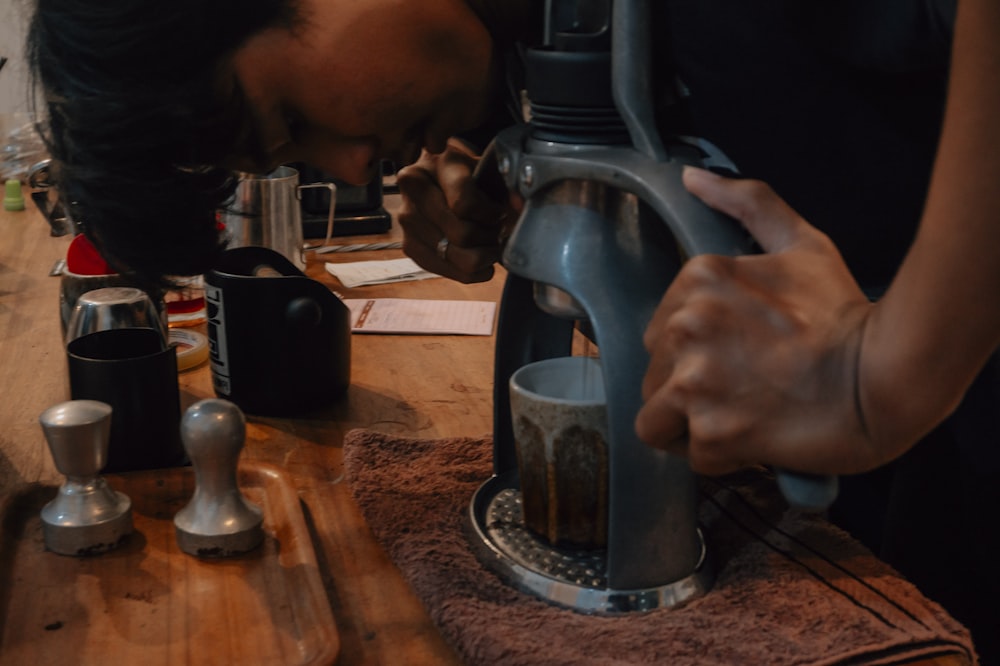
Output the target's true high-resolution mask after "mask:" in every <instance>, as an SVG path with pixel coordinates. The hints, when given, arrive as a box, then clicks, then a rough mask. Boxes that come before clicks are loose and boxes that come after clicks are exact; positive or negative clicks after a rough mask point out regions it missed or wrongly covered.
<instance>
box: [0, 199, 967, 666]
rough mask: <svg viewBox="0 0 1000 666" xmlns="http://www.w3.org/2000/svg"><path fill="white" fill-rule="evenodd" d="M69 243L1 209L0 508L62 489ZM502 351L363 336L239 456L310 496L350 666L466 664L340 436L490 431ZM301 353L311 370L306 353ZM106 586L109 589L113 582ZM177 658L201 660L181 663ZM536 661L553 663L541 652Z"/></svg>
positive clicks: (457, 291)
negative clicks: (396, 560)
mask: <svg viewBox="0 0 1000 666" xmlns="http://www.w3.org/2000/svg"><path fill="white" fill-rule="evenodd" d="M26 195H27V193H26ZM386 204H387V208H389V209H390V210H393V209H394V207H395V206H396V205H397V201H396V197H395V196H387V197H386ZM398 237H399V231H398V228H397V227H396V225H395V224H394V226H393V230H392V231H391V232H390V233H388V234H385V235H382V236H377V237H365V238H355V239H350V238H347V239H337V242H345V243H347V242H359V241H369V240H389V239H397V238H398ZM69 240H70V239H69V238H68V237H61V238H54V237H51V236H50V235H49V227H48V225H47V224H46V223H45V221H44V219H43V218H42V216H41V215H40V214H39V213H38V211H37V210H35V209H34V208H33V207H32V205H31V204H30V203H29V205H28V210H26V211H21V212H10V211H0V391H2V398H0V512H2V511H4V510H5V509H8V508H10V505H11V504H12V503H14V502H16V501H17V500H18V498H20V497H23V493H25V492H29V493H30V492H31V491H32V489H33V488H35V487H38V486H39V485H41V486H44V485H46V484H48V485H49V486H52V485H53V484H58V483H59V482H60V481H61V477H60V475H59V474H58V473H57V471H56V470H55V468H54V466H53V464H52V461H51V458H50V455H49V453H48V450H47V446H46V443H45V439H44V437H43V435H42V432H41V429H40V427H39V425H38V417H39V415H40V414H41V413H42V411H43V410H45V409H46V408H47V407H50V406H52V405H54V404H56V403H59V402H61V401H63V400H66V399H68V398H69V388H68V377H67V368H66V359H65V351H64V348H63V345H62V342H61V337H60V325H59V315H58V292H59V279H58V278H57V277H50V276H49V271H50V269H51V267H52V266H53V264H54V263H55V262H56V261H57V260H59V259H61V258H63V257H65V254H66V249H67V246H68V244H69ZM401 256H403V255H402V253H401V251H399V250H381V251H374V252H373V251H368V252H356V253H345V254H330V255H325V257H323V258H322V259H325V260H328V261H358V260H365V259H390V258H398V257H401ZM307 273H308V274H309V275H310V276H311V277H313V278H315V279H317V280H320V281H321V282H323V283H325V284H327V285H329V286H330V287H331V288H333V289H334V290H336V291H337V292H338V293H340V294H341V295H342V296H344V297H345V298H362V297H364V298H378V297H402V298H441V299H456V300H462V299H471V300H494V301H496V300H498V299H499V296H500V291H501V288H502V285H503V277H504V271H503V269H501V268H498V270H497V275H496V276H495V277H494V278H493V279H492V280H491V281H490V282H486V283H482V284H475V285H463V284H459V283H456V282H452V281H450V280H446V279H443V278H436V279H429V280H422V281H418V282H408V283H398V284H390V285H379V286H369V287H359V288H356V289H344V288H343V287H342V286H341V285H340V284H339V282H338V281H337V280H336V279H335V278H333V277H332V276H330V275H329V274H328V273H327V272H326V271H325V269H324V267H323V265H322V261H321V260H317V259H316V257H314V256H313V257H310V261H309V266H308V269H307ZM493 346H494V338H493V337H492V336H491V337H472V336H423V335H355V336H353V338H352V378H351V386H350V389H349V390H348V393H347V395H346V397H345V398H344V399H342V400H341V401H340V402H338V403H337V404H335V405H333V406H331V407H330V408H328V409H326V410H323V411H321V412H319V413H316V414H314V415H311V416H310V417H309V418H299V419H287V418H257V417H253V416H250V417H248V423H247V439H246V447H245V449H244V453H243V456H244V458H243V459H244V460H247V461H258V462H261V463H267V464H271V465H274V466H276V467H278V468H280V469H282V470H284V471H285V472H286V473H287V474H288V476H289V478H290V479H291V483H292V485H293V486H294V489H295V491H296V492H297V494H298V497H299V499H300V500H301V503H302V509H303V516H304V520H305V523H306V525H307V529H308V530H309V532H310V533H311V537H312V541H313V544H314V546H315V555H316V561H317V566H318V571H319V575H320V577H321V579H322V583H323V591H324V593H325V596H326V600H327V601H328V602H329V605H330V608H331V609H332V611H333V617H334V621H335V624H336V628H337V631H338V633H339V641H340V645H339V663H340V664H345V665H353V664H387V665H402V664H406V665H411V664H418V665H419V664H434V665H447V664H454V663H458V660H457V658H456V656H455V654H454V652H453V651H452V650H451V649H450V648H449V647H448V645H446V644H445V643H444V641H443V639H442V638H441V636H440V634H439V633H438V631H437V629H436V628H435V627H434V625H433V624H432V623H431V621H430V620H429V618H428V616H427V614H426V613H425V611H424V610H423V608H422V607H421V605H420V604H419V602H418V601H417V600H416V598H415V596H414V595H413V593H412V591H411V590H410V588H409V587H408V586H407V584H406V583H405V581H404V580H403V578H402V577H401V575H400V574H399V572H398V570H397V569H396V568H395V566H393V564H392V563H391V562H390V561H389V559H388V558H387V556H386V554H385V553H384V551H383V550H382V548H381V547H380V546H379V545H378V544H377V543H376V541H375V540H374V538H373V537H372V534H371V532H370V530H369V528H368V526H367V524H366V523H365V521H364V520H363V518H362V517H361V514H360V512H359V510H358V508H357V506H356V504H355V503H354V501H353V499H352V497H351V495H350V492H349V489H348V488H347V487H346V486H345V484H344V481H343V478H344V477H343V456H342V450H341V447H342V443H343V437H344V434H345V433H346V432H347V431H349V430H350V429H352V428H371V429H374V430H379V431H382V432H387V433H393V434H399V435H405V436H410V437H423V438H435V437H452V436H472V437H475V436H480V435H482V434H485V433H489V432H491V431H492V421H493V415H492V402H493V401H492V385H493V376H492V372H493ZM301 353H302V357H303V361H306V362H307V361H308V357H309V350H308V349H303V350H302V352H301ZM180 390H181V406H182V408H186V407H187V406H188V405H190V404H193V403H194V402H196V401H197V400H200V399H202V398H208V397H215V396H214V392H213V390H212V385H211V376H210V372H209V369H208V366H207V364H203V365H201V366H199V367H196V368H193V369H191V370H188V371H185V372H182V373H181V374H180ZM0 548H2V549H3V551H2V552H0V558H3V557H9V556H10V553H11V548H12V544H7V543H5V544H0ZM13 584H14V585H17V584H18V582H17V581H14V582H13ZM104 584H105V585H106V586H108V585H110V586H112V587H113V586H114V585H115V582H114V581H105V583H104ZM98 587H99V586H98ZM95 589H97V588H95ZM9 600H10V595H9V593H8V594H7V595H6V596H4V597H0V604H6V603H8V602H9ZM187 608H188V612H190V614H191V615H190V620H191V621H192V622H198V621H201V620H203V618H200V617H199V616H198V614H197V613H196V611H195V608H194V606H193V604H188V606H187ZM5 612H7V613H17V612H19V610H18V609H9V608H8V609H5ZM234 629H238V630H243V629H244V628H243V627H237V628H234ZM116 630H118V629H116V628H108V629H107V631H116ZM255 631H259V628H255V627H250V626H247V627H245V632H246V633H247V635H248V636H249V635H252V634H253V632H255ZM92 638H93V640H95V641H101V640H105V641H109V640H110V637H104V638H103V639H102V638H101V637H100V636H94V637H92ZM36 647H37V649H38V651H37V652H32V650H31V649H30V646H28V647H27V648H25V647H24V646H23V645H22V646H19V647H18V649H19V650H20V649H26V650H27V651H26V652H23V653H20V652H19V653H18V654H19V655H21V656H24V655H29V656H31V655H35V656H37V657H38V659H29V660H28V661H24V662H22V663H57V662H52V661H48V660H45V659H42V658H41V655H42V654H43V650H42V646H41V645H38V646H36ZM11 649H12V646H11V645H9V644H3V645H0V655H5V654H7V653H8V650H11ZM219 650H220V653H219V654H218V655H216V656H217V657H218V659H219V661H218V663H225V661H226V654H227V652H226V648H225V647H224V646H223V645H222V643H220V648H219ZM108 656H109V657H112V656H113V655H108ZM171 663H194V662H191V661H185V660H184V659H183V658H178V659H177V660H175V661H173V662H171ZM539 663H544V656H543V655H540V656H539ZM924 663H929V664H931V663H936V664H942V665H943V664H955V663H960V662H956V661H953V660H948V659H942V660H937V661H928V662H924Z"/></svg>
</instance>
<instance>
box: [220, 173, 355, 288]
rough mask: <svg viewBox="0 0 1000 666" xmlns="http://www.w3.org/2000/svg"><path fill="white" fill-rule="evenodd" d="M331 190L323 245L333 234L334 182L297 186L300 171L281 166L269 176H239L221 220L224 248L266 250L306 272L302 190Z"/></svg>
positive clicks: (246, 174) (245, 174)
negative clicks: (321, 188) (257, 248)
mask: <svg viewBox="0 0 1000 666" xmlns="http://www.w3.org/2000/svg"><path fill="white" fill-rule="evenodd" d="M314 187H326V188H328V189H329V190H330V212H329V220H328V222H327V234H326V240H325V241H324V243H323V244H324V245H325V244H326V243H328V242H329V240H330V236H331V235H332V233H333V213H334V206H335V202H336V198H337V197H336V192H337V190H336V186H335V185H334V184H333V183H311V184H308V185H299V172H298V171H297V170H295V169H293V168H292V167H289V166H280V167H278V168H277V169H275V170H274V171H272V172H271V173H268V174H263V175H261V174H251V173H243V174H240V182H239V184H238V185H237V186H236V192H235V194H234V195H233V199H232V202H231V203H230V205H229V206H227V208H226V210H225V212H224V213H223V215H222V217H221V221H222V223H223V224H224V225H225V227H226V234H227V235H228V237H229V242H228V245H227V247H229V248H237V247H247V246H258V247H266V248H269V249H271V250H274V251H275V252H278V253H280V254H281V255H282V256H284V257H285V258H286V259H288V260H289V261H290V262H292V263H293V264H294V265H295V266H296V267H297V268H298V269H299V270H303V271H304V270H305V268H306V261H305V255H304V247H305V241H304V239H303V236H302V208H301V205H300V200H301V196H302V190H304V189H307V188H314Z"/></svg>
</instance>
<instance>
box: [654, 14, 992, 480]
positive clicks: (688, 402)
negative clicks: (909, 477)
mask: <svg viewBox="0 0 1000 666" xmlns="http://www.w3.org/2000/svg"><path fill="white" fill-rule="evenodd" d="M685 184H686V186H687V187H688V189H689V190H691V191H692V192H693V193H694V194H696V195H698V196H699V197H701V198H702V199H703V200H705V201H706V203H708V204H709V205H711V206H713V207H715V208H718V209H720V210H722V211H724V212H726V213H728V214H729V215H731V216H733V217H735V218H737V219H739V220H740V221H741V222H742V223H743V224H744V225H746V227H747V228H748V229H749V230H750V232H751V233H752V234H753V235H754V236H755V237H756V238H757V239H758V240H759V241H760V242H761V245H762V246H763V247H764V249H765V250H766V251H767V253H766V254H764V255H760V256H753V257H738V258H725V257H698V258H695V259H693V260H692V261H690V262H688V264H687V265H686V266H685V268H684V269H683V270H682V271H681V273H680V275H678V277H677V279H676V280H675V281H674V283H673V284H672V285H671V287H670V289H669V290H668V292H667V294H666V295H665V297H664V299H663V302H662V303H661V305H660V307H659V309H658V310H657V312H656V314H655V316H654V318H653V321H652V322H651V324H650V327H649V330H648V331H647V334H646V338H645V343H646V346H647V348H648V349H649V351H650V355H651V362H650V367H649V371H648V373H647V375H646V378H645V382H644V386H643V396H644V398H645V400H646V404H645V405H644V406H643V408H642V410H641V411H640V413H639V416H638V419H637V423H636V427H637V430H638V432H639V436H640V437H641V438H642V439H643V440H645V441H647V442H649V443H650V444H653V445H655V446H660V447H663V448H667V449H670V450H673V451H676V452H679V453H685V454H687V455H689V457H690V459H691V463H692V466H693V467H694V468H695V469H696V470H698V471H701V472H705V473H722V472H726V471H730V470H732V469H735V468H737V467H740V466H741V465H743V464H746V463H754V462H763V463H769V464H774V465H779V466H783V467H787V468H790V469H798V470H801V471H809V472H832V473H850V472H859V471H865V470H868V469H871V468H873V467H876V466H878V465H881V464H883V463H885V462H887V461H888V460H891V459H892V458H895V457H897V456H898V455H900V454H901V453H902V452H903V451H905V450H906V449H907V448H909V447H910V446H912V444H913V443H914V442H916V441H917V440H918V439H919V438H920V437H921V436H922V435H924V434H925V433H926V432H928V431H929V430H930V429H931V428H933V427H934V426H935V425H936V424H938V423H939V422H940V421H941V420H943V419H944V418H945V417H946V416H947V415H948V414H949V413H950V412H951V411H952V410H953V409H954V408H955V406H956V405H957V404H958V402H959V401H960V400H961V398H962V395H963V393H964V391H965V390H966V389H967V387H968V385H969V384H970V382H971V381H972V379H973V378H974V376H975V374H976V373H977V371H978V370H979V369H980V368H981V367H982V365H983V363H984V362H985V360H986V359H987V358H988V356H989V355H990V353H992V351H993V350H994V349H995V348H996V347H997V345H998V343H1000V303H998V299H1000V5H998V4H997V3H995V2H994V1H993V0H960V2H959V9H958V17H957V21H956V29H955V47H954V55H953V63H952V75H951V80H950V88H949V98H948V106H947V112H946V116H945V121H944V128H943V133H942V137H941V141H940V147H939V154H938V158H937V160H936V162H935V167H934V172H933V177H932V182H931V187H930V190H929V194H928V200H927V202H926V206H925V211H924V216H923V219H922V221H921V226H920V230H919V233H918V235H917V238H916V240H915V243H914V245H913V247H912V248H911V251H910V252H909V254H908V255H907V258H906V260H905V262H904V265H903V266H902V268H901V270H900V272H899V273H898V275H897V276H896V278H895V280H894V281H893V284H892V285H891V287H890V289H889V291H888V293H887V294H886V296H885V297H884V298H883V299H882V300H881V301H880V302H879V303H878V304H877V305H875V306H872V305H869V304H868V303H867V302H866V300H865V299H864V297H863V295H862V294H861V292H860V290H859V289H858V288H857V285H856V283H855V282H854V280H853V278H852V277H851V276H850V274H849V272H848V271H847V268H846V266H845V265H844V263H843V261H842V259H841V257H840V255H839V254H838V253H837V251H836V249H835V248H834V247H833V245H832V243H831V242H830V241H829V239H828V238H827V237H826V236H825V235H823V234H822V233H820V232H819V231H817V230H816V229H814V228H813V227H811V226H810V225H808V224H807V223H806V222H805V221H804V220H802V218H800V217H799V216H798V215H797V214H796V213H795V212H794V211H793V210H791V209H790V208H789V207H788V206H787V205H786V204H785V203H784V202H783V201H781V200H780V199H779V198H778V197H777V196H776V195H775V194H774V192H773V191H771V190H770V188H768V187H767V186H766V185H764V184H763V183H759V182H756V181H734V180H728V179H722V178H718V177H715V176H713V175H711V174H708V173H707V172H700V171H689V172H688V173H686V174H685Z"/></svg>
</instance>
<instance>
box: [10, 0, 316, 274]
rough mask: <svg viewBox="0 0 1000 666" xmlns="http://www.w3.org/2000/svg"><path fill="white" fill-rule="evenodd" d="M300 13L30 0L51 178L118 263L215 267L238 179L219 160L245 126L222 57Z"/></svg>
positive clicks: (249, 5) (232, 2)
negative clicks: (224, 85)
mask: <svg viewBox="0 0 1000 666" xmlns="http://www.w3.org/2000/svg"><path fill="white" fill-rule="evenodd" d="M299 19H300V17H299V16H298V15H297V12H296V7H295V0H171V2H149V0H101V1H100V2H81V1H80V0H36V2H35V6H34V12H33V15H32V18H31V22H30V25H29V31H28V41H27V58H28V62H29V63H30V66H31V72H32V77H33V79H34V82H35V84H36V85H35V89H36V90H38V91H40V93H41V104H39V101H38V99H36V100H35V111H36V117H38V118H39V123H38V125H39V129H40V131H41V133H42V135H43V137H44V138H45V141H46V143H47V145H48V149H49V152H50V154H51V157H52V172H53V178H54V180H55V181H56V184H57V188H58V190H59V194H60V198H61V201H62V203H63V206H64V208H65V209H66V211H67V212H68V213H69V216H70V217H71V218H72V219H73V220H74V222H75V223H76V224H77V225H78V227H79V229H80V230H81V231H83V232H84V233H85V234H86V235H87V237H88V238H89V239H90V240H91V241H92V242H93V243H94V244H95V245H96V246H97V248H98V249H99V251H100V252H101V254H102V255H103V256H104V257H105V259H107V260H108V261H109V262H110V263H111V265H112V266H113V267H115V269H117V270H120V271H122V272H127V273H130V274H132V275H134V276H135V277H137V278H138V279H140V280H143V281H147V282H153V283H159V284H164V278H165V276H173V275H177V276H180V275H195V274H199V273H203V272H205V271H206V270H208V269H209V268H210V267H211V265H212V263H213V262H214V260H215V258H216V257H217V256H218V253H219V252H220V251H221V249H222V239H221V237H220V235H219V232H218V229H217V226H216V213H217V211H218V210H219V209H220V208H221V207H222V206H223V205H224V204H225V202H226V200H227V199H229V198H230V197H231V196H232V192H233V191H234V188H235V175H234V173H233V172H232V171H230V170H227V169H223V168H220V167H218V166H216V165H217V164H218V163H219V162H220V161H221V160H222V159H223V158H224V157H225V156H226V155H228V154H230V153H231V152H232V151H233V149H234V147H235V146H237V145H239V144H240V142H241V140H242V139H243V138H244V136H243V133H244V132H245V129H244V127H245V124H244V123H243V122H242V118H244V117H245V116H244V114H243V112H242V111H243V110H242V109H241V108H240V104H241V99H239V98H235V95H234V96H233V97H234V98H233V99H227V98H225V96H224V95H220V92H219V90H220V85H219V84H220V82H219V67H218V66H219V63H220V62H221V61H222V60H223V58H224V57H225V56H227V55H228V54H231V53H232V52H234V51H235V50H236V49H237V48H238V47H239V46H240V45H241V44H243V43H244V42H245V41H246V40H247V39H248V38H249V37H251V36H252V35H254V34H256V33H258V32H259V31H261V30H263V29H265V28H267V27H271V26H276V25H282V26H286V27H291V26H293V25H294V24H295V22H296V21H298V20H299ZM36 95H37V93H36ZM220 97H221V99H220ZM39 106H41V107H42V108H41V109H39V108H38V107H39Z"/></svg>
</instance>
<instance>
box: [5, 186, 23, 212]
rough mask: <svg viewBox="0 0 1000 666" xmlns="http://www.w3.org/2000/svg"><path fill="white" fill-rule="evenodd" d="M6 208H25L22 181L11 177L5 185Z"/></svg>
mask: <svg viewBox="0 0 1000 666" xmlns="http://www.w3.org/2000/svg"><path fill="white" fill-rule="evenodd" d="M3 209H4V210H24V196H23V195H22V194H21V181H19V180H15V179H11V180H8V181H7V184H6V186H5V187H4V197H3Z"/></svg>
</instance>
